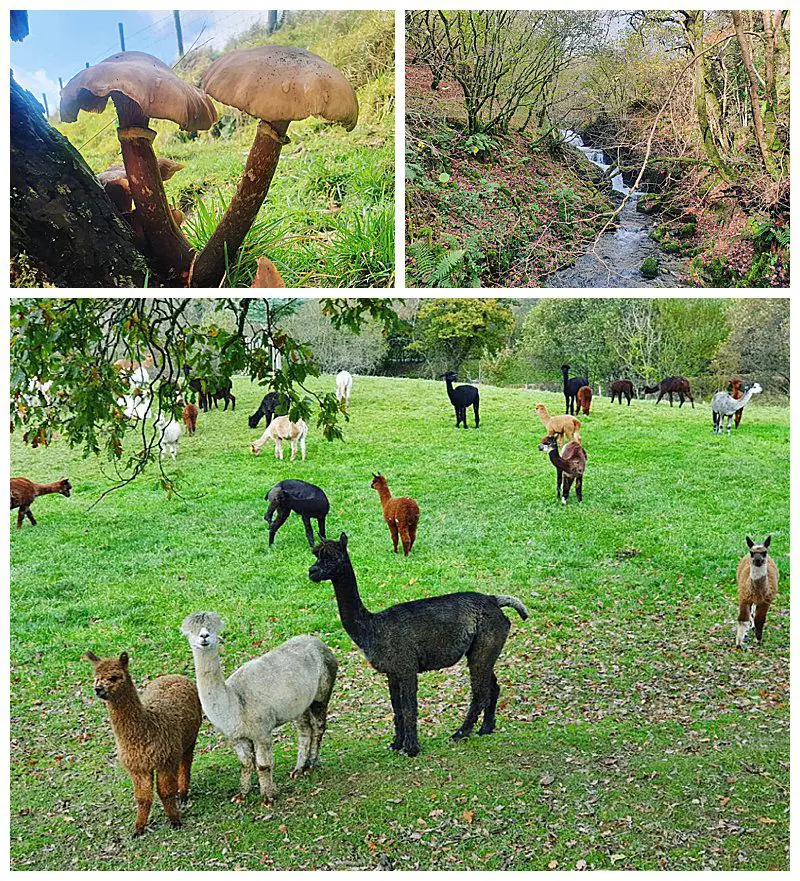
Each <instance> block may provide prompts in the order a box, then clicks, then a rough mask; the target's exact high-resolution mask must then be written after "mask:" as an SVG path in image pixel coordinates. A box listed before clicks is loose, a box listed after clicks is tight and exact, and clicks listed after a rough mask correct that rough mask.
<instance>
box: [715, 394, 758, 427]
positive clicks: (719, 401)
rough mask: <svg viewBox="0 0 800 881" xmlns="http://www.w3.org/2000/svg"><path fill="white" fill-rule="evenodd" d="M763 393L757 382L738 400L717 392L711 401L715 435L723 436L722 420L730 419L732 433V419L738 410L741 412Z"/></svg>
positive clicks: (729, 424) (729, 425)
mask: <svg viewBox="0 0 800 881" xmlns="http://www.w3.org/2000/svg"><path fill="white" fill-rule="evenodd" d="M761 391H762V388H761V386H760V385H759V384H758V383H757V382H756V383H754V384H753V386H752V387H751V388H749V389H748V390H747V391H746V392H745V394H744V395H743V396H742V397H741V398H739V399H738V400H737V399H736V398H734V397H731V395H729V394H728V393H727V392H717V393H716V394H715V395H714V397H713V398H712V399H711V417H712V419H713V422H714V434H722V420H723V419H724V418H725V417H726V416H727V417H728V434H730V433H731V419H732V418H733V414H734V413H735V412H736V411H737V410H741V409H742V408H743V407H744V406H745V404H747V402H748V401H749V400H750V398H752V397H753V395H757V394H759V393H760V392H761Z"/></svg>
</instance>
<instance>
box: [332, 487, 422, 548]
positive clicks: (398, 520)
mask: <svg viewBox="0 0 800 881" xmlns="http://www.w3.org/2000/svg"><path fill="white" fill-rule="evenodd" d="M371 486H372V488H373V489H374V490H377V491H378V498H380V500H381V508H383V519H384V520H385V521H386V525H387V526H388V527H389V533H390V534H391V536H392V544H393V546H394V552H395V553H397V540H398V538H399V539H400V540H401V541H402V542H403V554H404V555H405V556H406V557H407V556H408V555H409V554H410V553H411V548H413V547H414V542H415V541H416V538H417V524H418V523H419V505H418V504H417V503H416V502H415V501H414V499H412V498H409V496H398V497H397V498H392V494H391V492H390V491H389V484H388V483H387V482H386V478H385V477H384V476H383V475H382V474H373V475H372V484H371ZM322 537H323V538H325V536H324V535H323V536H322Z"/></svg>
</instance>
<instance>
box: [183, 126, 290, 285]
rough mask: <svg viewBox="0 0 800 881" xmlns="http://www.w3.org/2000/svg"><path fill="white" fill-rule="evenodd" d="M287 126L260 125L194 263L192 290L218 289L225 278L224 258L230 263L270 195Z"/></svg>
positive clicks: (286, 141)
mask: <svg viewBox="0 0 800 881" xmlns="http://www.w3.org/2000/svg"><path fill="white" fill-rule="evenodd" d="M288 127H289V123H288V122H273V123H269V122H264V121H263V120H262V121H261V122H259V124H258V128H257V130H256V138H255V141H253V146H252V147H251V148H250V153H249V155H248V157H247V162H246V163H245V166H244V173H243V174H242V179H241V180H240V181H239V186H238V187H237V188H236V192H235V193H234V195H233V198H232V199H231V203H230V205H228V210H227V211H226V212H225V214H224V216H223V218H222V220H220V222H219V225H218V226H217V228H216V229H215V230H214V233H213V235H212V236H211V238H210V239H209V240H208V242H207V243H206V246H205V247H204V248H203V250H202V252H201V253H200V256H199V257H198V258H197V262H196V263H195V267H194V272H193V274H192V287H198V288H201V287H217V286H218V285H219V283H220V281H221V280H222V277H223V275H224V274H225V254H226V251H227V258H228V261H229V262H231V261H233V258H234V257H235V255H236V252H237V251H238V250H239V247H240V246H241V244H242V242H243V241H244V238H245V236H246V235H247V232H248V230H249V229H250V227H251V226H252V225H253V221H254V220H255V219H256V215H257V214H258V211H259V209H260V208H261V206H262V205H263V204H264V199H265V198H266V196H267V193H268V192H269V185H270V183H271V182H272V176H273V175H274V174H275V169H276V168H277V166H278V159H279V157H280V155H281V147H283V145H284V144H287V143H288V139H287V138H286V129H287V128H288Z"/></svg>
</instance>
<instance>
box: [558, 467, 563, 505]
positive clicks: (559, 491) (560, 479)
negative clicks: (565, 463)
mask: <svg viewBox="0 0 800 881" xmlns="http://www.w3.org/2000/svg"><path fill="white" fill-rule="evenodd" d="M563 477H564V472H563V471H562V470H561V469H560V468H557V469H556V498H557V499H560V498H561V483H562V480H563Z"/></svg>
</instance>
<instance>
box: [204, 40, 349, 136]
mask: <svg viewBox="0 0 800 881" xmlns="http://www.w3.org/2000/svg"><path fill="white" fill-rule="evenodd" d="M203 88H204V89H205V91H206V92H208V94H209V95H211V97H212V98H216V99H217V101H221V102H222V103H223V104H228V105H230V106H231V107H236V108H238V109H239V110H244V111H245V112H246V113H249V114H250V115H251V116H255V117H257V118H258V119H263V120H264V121H266V122H284V121H285V122H291V121H292V120H299V119H306V118H307V117H309V116H318V117H321V118H322V119H326V120H327V121H328V122H338V123H340V124H341V125H343V126H344V127H345V128H346V129H347V131H350V130H351V129H353V128H355V124H356V122H357V121H358V101H357V100H356V93H355V92H354V91H353V87H352V86H351V85H350V83H348V82H347V80H346V79H345V78H344V77H343V76H342V74H340V73H339V71H338V70H337V69H336V68H335V67H333V65H331V64H328V62H327V61H325V60H324V59H323V58H320V57H319V55H315V54H314V53H313V52H308V51H307V50H306V49H299V48H297V47H296V46H258V47H256V48H255V49H237V50H235V51H233V52H226V53H225V54H224V55H221V56H220V57H219V58H218V59H217V60H216V61H215V62H214V63H213V64H212V65H211V67H209V68H208V70H207V71H206V72H205V74H204V75H203Z"/></svg>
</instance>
